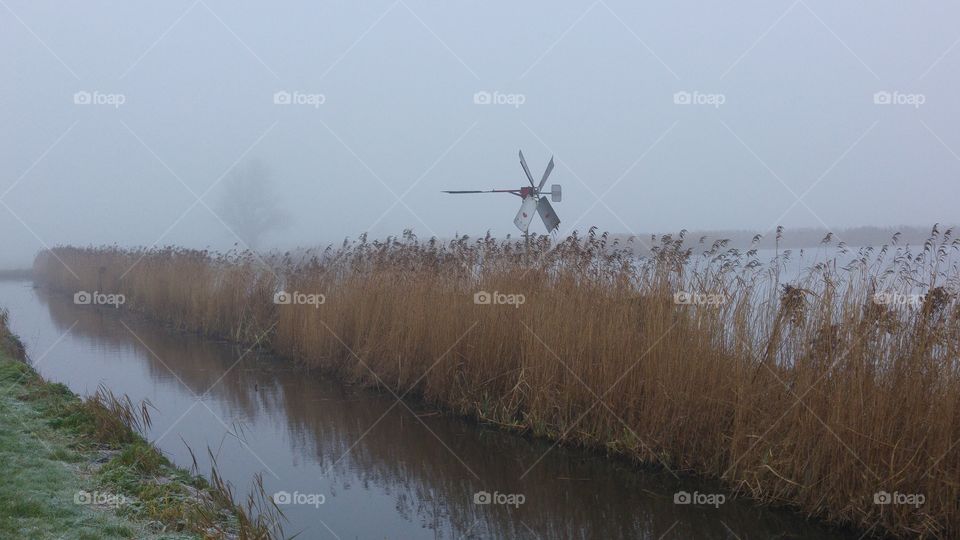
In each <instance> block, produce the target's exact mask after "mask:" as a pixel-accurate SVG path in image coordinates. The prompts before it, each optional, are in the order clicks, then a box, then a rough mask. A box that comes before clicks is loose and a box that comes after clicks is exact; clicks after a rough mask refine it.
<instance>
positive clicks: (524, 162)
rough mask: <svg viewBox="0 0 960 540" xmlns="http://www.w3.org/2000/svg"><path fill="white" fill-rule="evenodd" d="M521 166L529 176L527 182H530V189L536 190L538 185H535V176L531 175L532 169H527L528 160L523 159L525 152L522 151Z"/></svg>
mask: <svg viewBox="0 0 960 540" xmlns="http://www.w3.org/2000/svg"><path fill="white" fill-rule="evenodd" d="M520 166H522V167H523V172H524V173H525V174H526V175H527V180H529V181H530V187H532V188H536V187H537V185H536V184H534V183H533V175H532V174H530V167H527V160H525V159H523V150H521V151H520Z"/></svg>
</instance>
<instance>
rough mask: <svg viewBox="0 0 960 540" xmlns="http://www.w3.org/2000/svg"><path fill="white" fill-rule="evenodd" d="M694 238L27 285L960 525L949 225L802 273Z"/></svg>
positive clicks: (94, 262)
mask: <svg viewBox="0 0 960 540" xmlns="http://www.w3.org/2000/svg"><path fill="white" fill-rule="evenodd" d="M777 235H778V236H779V235H780V231H779V230H778V231H777ZM683 236H684V234H683V233H681V234H680V235H679V236H678V237H671V236H664V237H661V238H651V243H652V249H651V251H650V256H649V257H645V258H642V259H638V258H635V257H633V256H632V255H630V253H629V251H628V250H626V249H624V247H625V246H623V245H622V244H618V243H616V242H608V241H607V235H605V234H604V235H598V234H596V233H595V231H593V230H591V231H590V232H589V234H587V235H586V236H585V237H581V236H577V235H574V236H572V237H570V238H568V239H566V240H564V241H563V242H559V243H556V244H551V242H550V239H549V238H544V237H535V238H534V239H533V241H532V247H531V250H532V252H531V254H530V256H529V264H525V263H524V260H525V257H524V253H523V246H522V244H518V243H510V242H501V241H497V240H495V239H493V238H490V237H487V238H483V239H478V240H469V239H467V238H466V237H463V238H457V239H455V240H452V241H450V242H446V243H441V242H439V241H437V240H429V241H420V240H418V239H417V238H416V237H415V236H413V235H412V233H407V234H405V235H404V236H403V237H400V238H389V239H387V240H386V241H372V242H371V241H368V240H367V239H366V238H361V239H360V240H359V241H357V242H353V243H347V242H345V243H344V244H343V245H342V246H341V247H339V248H336V249H333V248H328V249H327V250H325V251H323V252H318V253H310V252H307V253H306V254H298V255H296V256H294V255H291V254H287V255H282V256H281V255H276V256H270V257H267V259H266V260H264V259H263V258H261V256H260V255H256V254H253V253H235V252H232V253H226V254H216V253H209V252H206V251H192V250H186V249H179V248H162V249H141V250H124V249H118V248H115V247H105V248H73V247H58V248H55V249H53V250H51V251H46V252H42V253H40V254H39V255H38V257H37V259H36V261H35V265H34V274H35V279H37V280H39V281H40V282H41V283H43V284H45V285H47V286H49V287H52V288H55V289H58V290H61V291H63V292H66V293H70V294H73V293H76V292H77V291H87V292H89V291H99V292H102V293H109V294H122V295H124V297H125V304H124V306H123V307H124V308H128V309H133V310H137V311H140V312H143V313H145V314H147V315H149V316H152V317H155V318H157V319H159V320H162V321H164V322H166V323H169V324H172V325H175V326H176V327H179V328H183V329H188V330H192V331H198V332H203V333H205V334H208V335H213V336H220V337H227V338H230V339H234V340H237V341H241V342H246V343H253V342H257V341H259V342H260V343H262V344H263V345H265V346H268V347H269V348H271V349H272V350H274V351H276V352H277V353H279V354H282V355H285V356H289V357H292V358H296V359H298V360H300V361H302V362H304V363H306V364H308V365H310V366H317V367H320V368H323V369H325V370H329V371H331V372H335V373H337V374H339V375H340V376H342V377H345V378H348V379H351V380H356V381H361V382H364V383H368V384H371V385H376V386H379V387H382V388H385V389H389V390H390V391H391V392H394V393H396V394H397V395H398V396H402V395H407V394H410V395H416V396H418V397H420V398H421V399H423V400H426V401H428V402H430V403H434V404H437V405H439V406H442V407H445V408H448V409H450V410H453V411H455V412H457V413H460V414H466V415H471V416H474V417H477V418H479V419H481V420H484V421H489V422H494V423H497V424H500V425H505V426H509V427H512V428H516V429H521V430H525V431H528V432H530V433H533V434H536V435H543V436H547V437H551V438H554V439H556V440H559V441H562V442H566V443H578V444H584V445H589V446H595V447H601V448H606V449H608V450H610V451H612V452H616V453H620V454H625V455H628V456H632V457H634V458H636V459H638V460H640V461H643V462H648V463H655V464H659V465H662V466H664V467H668V468H670V469H673V470H679V471H689V472H695V473H698V474H703V475H708V476H712V477H717V478H720V479H723V480H724V481H726V482H727V483H728V484H729V485H730V486H731V488H732V489H734V490H735V491H737V492H738V493H740V494H743V495H747V496H750V497H754V498H756V499H758V500H761V501H764V502H768V503H772V504H785V505H791V506H795V507H797V508H799V509H801V510H803V511H804V512H806V513H808V514H810V515H814V516H818V517H820V518H823V519H827V520H830V521H833V522H837V523H845V524H851V525H853V526H855V527H859V528H861V529H863V530H869V531H872V532H873V533H877V532H880V531H886V532H889V533H893V534H903V535H921V536H953V537H956V536H958V535H960V484H958V481H957V479H958V478H960V448H958V441H960V370H958V368H960V363H958V361H960V303H958V295H957V293H958V291H960V269H958V265H957V262H956V260H957V256H956V255H954V253H955V252H956V251H958V249H960V241H958V240H957V239H955V238H953V234H952V231H949V230H948V231H945V232H941V231H940V230H938V229H937V228H936V227H935V228H934V229H933V231H932V233H931V236H930V239H929V240H928V241H927V242H926V243H925V244H924V245H923V246H918V247H915V248H914V247H909V246H898V245H897V242H896V240H897V239H896V237H894V239H893V241H892V242H891V244H890V245H885V246H882V247H879V248H859V249H856V250H853V249H850V248H848V247H846V246H844V245H842V244H840V245H838V246H835V247H834V246H832V245H831V244H828V243H827V242H828V241H829V239H825V244H824V245H823V246H822V247H821V248H820V249H818V250H816V251H817V253H818V254H819V256H818V262H816V264H813V265H811V266H810V267H808V268H806V269H804V270H803V271H802V272H800V273H799V275H794V273H792V272H793V270H792V269H793V268H795V266H796V264H797V263H796V257H795V255H796V254H795V253H794V252H790V251H779V250H778V252H777V253H776V254H775V255H774V256H773V257H772V258H770V259H769V260H761V258H760V253H759V252H758V251H757V250H755V249H751V250H747V251H739V250H735V249H729V248H727V247H726V244H725V242H724V241H722V240H721V241H717V242H714V243H712V244H707V243H703V241H702V240H701V245H702V247H703V250H702V254H696V255H694V252H693V251H691V250H690V249H687V248H684V247H683V242H682V239H683ZM951 259H952V260H951ZM788 270H789V271H790V272H791V274H790V275H791V277H790V278H789V279H788V278H787V277H786V276H787V275H788ZM74 274H75V275H76V277H75V276H74ZM534 466H535V465H534ZM921 499H922V502H921V503H920V504H917V502H919V501H920V500H921Z"/></svg>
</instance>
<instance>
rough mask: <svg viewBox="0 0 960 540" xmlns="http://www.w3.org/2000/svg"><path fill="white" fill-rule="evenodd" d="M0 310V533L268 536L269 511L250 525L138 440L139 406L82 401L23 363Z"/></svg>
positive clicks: (103, 396) (104, 398) (219, 489)
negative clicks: (0, 479)
mask: <svg viewBox="0 0 960 540" xmlns="http://www.w3.org/2000/svg"><path fill="white" fill-rule="evenodd" d="M6 323H7V313H6V312H5V311H2V310H0V386H2V393H0V478H2V479H3V480H2V481H0V537H2V538H82V539H99V538H170V539H173V538H271V537H272V536H271V534H272V533H274V532H278V531H279V529H277V528H276V527H274V528H273V529H271V522H270V520H271V519H275V518H278V517H279V516H277V515H276V514H275V513H274V514H270V513H269V512H268V513H266V514H263V517H262V518H260V519H259V520H257V519H254V520H251V519H250V517H249V516H250V515H254V514H255V512H256V511H258V510H259V509H260V508H259V507H257V505H258V504H260V503H262V502H264V501H263V500H262V499H256V498H252V499H250V500H249V501H248V506H247V507H246V508H243V507H240V506H237V505H236V504H235V503H234V502H233V500H232V494H231V493H230V488H229V486H227V485H226V484H225V483H224V482H223V481H222V480H221V479H220V477H219V476H218V475H217V474H216V471H215V470H214V471H213V476H212V478H213V483H212V484H211V483H209V482H207V481H206V480H204V479H203V478H202V477H200V476H197V475H194V474H191V473H188V472H187V471H184V470H182V469H178V468H176V467H174V466H173V465H172V464H171V463H170V462H169V461H168V460H167V459H166V458H164V457H163V455H162V454H161V453H160V452H159V451H158V450H157V449H156V448H154V447H153V446H152V445H151V444H150V443H148V442H147V441H145V440H144V439H143V437H142V436H141V435H140V434H139V432H140V431H142V430H143V429H144V428H145V427H147V426H148V425H149V422H150V415H149V408H148V405H147V404H141V406H140V407H134V405H133V404H132V403H131V402H130V400H129V399H127V398H118V397H116V396H114V395H113V394H112V393H110V391H109V390H106V389H100V390H99V391H98V392H97V393H96V394H95V395H94V396H92V397H90V398H88V399H86V400H81V399H80V398H78V397H77V396H75V395H74V394H73V393H72V392H70V390H69V389H68V388H67V387H66V386H64V385H62V384H55V383H50V382H46V381H44V380H43V379H42V378H41V377H40V376H39V375H38V374H37V373H36V372H35V371H34V370H33V368H31V367H30V365H29V364H28V363H27V362H26V356H25V351H24V349H23V346H22V344H21V343H20V342H19V340H18V339H17V338H16V337H15V336H13V335H12V334H11V333H10V332H9V330H8V329H7V326H6ZM281 534H282V533H281Z"/></svg>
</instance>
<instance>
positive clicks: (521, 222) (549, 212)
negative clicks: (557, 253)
mask: <svg viewBox="0 0 960 540" xmlns="http://www.w3.org/2000/svg"><path fill="white" fill-rule="evenodd" d="M520 166H521V167H523V173H524V174H525V175H527V180H528V181H529V182H530V187H526V186H524V187H521V188H519V189H488V190H468V191H444V193H453V194H455V195H462V194H467V193H511V194H513V195H516V196H518V197H520V198H521V199H523V202H522V203H520V211H519V212H517V217H515V218H513V224H514V225H516V226H517V228H518V229H520V230H521V231H523V235H524V237H525V238H527V235H528V233H529V232H530V222H531V221H533V214H534V212H536V213H537V214H540V219H541V220H542V221H543V225H544V227H546V228H547V232H553V231H555V230H557V229H558V228H559V227H560V218H558V217H557V213H556V212H554V210H553V206H552V205H551V204H550V201H548V200H547V198H546V195H547V194H549V195H550V199H551V200H552V201H553V202H560V199H561V190H560V185H559V184H553V185H552V186H550V191H547V192H544V191H543V186H544V184H546V183H547V178H548V177H549V176H550V172H551V171H553V158H552V157H551V158H550V163H548V164H547V168H546V170H544V171H543V177H541V178H540V183H539V184H535V183H534V182H533V175H531V174H530V167H527V160H526V159H524V158H523V151H522V150H521V151H520Z"/></svg>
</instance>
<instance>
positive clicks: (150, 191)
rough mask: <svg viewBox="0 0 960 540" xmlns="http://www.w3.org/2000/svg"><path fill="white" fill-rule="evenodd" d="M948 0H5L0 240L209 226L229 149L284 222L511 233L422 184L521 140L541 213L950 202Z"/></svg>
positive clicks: (599, 219) (500, 175) (310, 241)
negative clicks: (543, 186)
mask: <svg viewBox="0 0 960 540" xmlns="http://www.w3.org/2000/svg"><path fill="white" fill-rule="evenodd" d="M958 20H960V5H957V4H955V3H947V2H902V1H896V2H895V1H879V2H875V1H871V2H827V1H819V0H817V1H814V0H809V1H804V2H800V1H797V2H789V1H787V2H782V1H775V2H774V1H769V0H767V1H745V2H736V3H717V2H662V3H658V4H649V3H638V2H626V1H615V0H603V1H598V2H593V3H591V2H582V3H581V2H576V3H574V2H565V3H556V2H476V1H474V2H442V3H441V2H421V1H416V0H402V1H390V0H387V1H364V2H349V1H338V2H269V3H268V2H228V1H225V0H196V1H195V0H186V1H173V0H171V1H167V2H158V3H146V2H142V3H141V2H136V3H134V2H120V1H117V2H96V1H94V2H82V3H81V2H69V3H66V2H51V1H42V0H41V1H37V0H30V1H27V0H2V2H0V29H2V31H0V50H2V54H0V73H2V76H0V122H2V126H3V127H2V130H0V137H2V140H0V267H3V266H17V265H25V264H28V262H29V260H30V258H31V257H32V255H33V254H34V253H35V252H36V251H37V250H39V249H42V248H43V247H44V246H47V245H49V246H52V245H56V244H66V243H69V244H84V245H85V244H112V243H118V244H121V245H153V244H155V243H157V244H160V245H163V244H181V245H186V246H190V247H206V246H210V247H214V248H229V247H230V246H231V245H233V244H234V243H235V242H236V241H237V240H236V238H235V237H234V236H233V235H232V234H231V232H230V231H229V230H227V228H226V227H225V226H224V225H223V223H222V222H221V221H220V219H219V218H218V217H217V216H216V215H215V214H214V212H215V211H216V209H217V208H218V206H217V201H218V200H219V199H220V198H221V197H222V195H223V194H222V192H221V190H222V189H223V188H224V181H223V180H222V178H223V176H224V175H225V174H226V173H227V172H228V171H230V169H231V168H232V167H233V166H235V165H237V164H238V163H239V164H240V165H242V164H243V163H244V162H245V161H246V160H249V159H256V160H258V161H259V162H261V163H263V164H264V165H265V166H266V167H268V168H269V169H270V173H271V177H272V178H273V181H274V186H273V188H274V189H275V190H276V192H277V198H278V200H279V201H281V204H282V205H283V207H284V209H285V210H286V212H287V213H288V214H289V216H290V218H291V223H292V224H291V226H289V227H288V228H287V229H286V230H284V231H283V232H280V233H276V234H273V235H271V236H270V237H269V244H270V245H271V246H278V247H288V246H294V245H316V244H322V243H327V242H339V241H340V240H342V239H343V238H344V237H347V236H349V237H356V236H357V235H358V234H360V233H362V232H364V231H370V233H371V234H372V235H374V236H386V235H388V234H398V233H400V232H401V231H402V230H403V229H404V228H413V229H414V230H415V232H416V233H417V234H418V235H420V236H430V235H433V234H436V235H440V236H446V237H449V236H452V235H453V234H454V233H457V232H459V233H467V234H471V235H478V234H483V233H484V232H485V231H486V230H488V229H489V230H491V231H492V232H493V233H494V234H497V235H504V234H507V233H513V234H516V233H517V231H516V230H515V229H514V227H513V224H512V222H511V220H512V218H513V216H514V213H515V212H516V210H517V207H518V206H519V199H517V198H515V197H511V196H509V195H477V196H458V197H454V196H449V195H444V194H442V193H440V190H442V189H489V188H518V187H520V186H522V185H523V184H524V179H523V175H522V171H521V169H520V167H519V164H518V162H517V157H516V154H517V149H518V148H522V149H523V150H524V153H525V154H526V156H527V160H528V161H529V162H530V166H531V169H533V171H532V172H533V174H534V176H535V177H538V178H539V175H540V174H541V172H542V171H543V168H544V166H545V165H546V163H547V160H548V159H549V158H550V156H551V154H553V155H555V156H556V158H557V168H556V170H555V171H554V172H553V175H552V177H551V181H550V183H560V184H562V185H563V188H564V200H563V202H561V203H558V204H556V205H555V208H556V210H557V213H558V214H559V216H560V218H561V219H562V220H563V223H562V224H561V226H560V233H561V234H567V233H569V232H570V231H571V230H572V229H573V228H574V227H575V228H577V229H580V230H584V229H586V228H588V227H590V226H592V225H596V226H599V227H600V228H601V229H604V230H611V231H614V232H622V233H639V232H648V231H668V230H679V229H681V228H688V229H696V228H708V229H755V230H766V229H769V228H771V227H773V226H775V225H777V224H783V225H786V226H787V227H791V226H792V227H801V226H826V227H844V226H855V225H898V224H916V225H928V224H932V223H934V222H938V221H939V222H947V223H955V222H957V221H960V220H958V219H957V215H958V212H957V201H958V197H957V191H958V190H957V186H958V177H960V175H958V173H960V157H958V156H960V129H958V126H960V123H958V122H957V119H958V112H960V106H958V98H957V96H958V92H957V90H958V73H960V50H958V49H960V28H958V26H957V23H956V22H957V21H958ZM278 91H286V92H290V93H291V94H293V93H298V94H315V95H322V96H323V98H322V101H323V103H322V104H317V105H316V106H314V105H311V104H289V105H285V104H275V103H274V93H275V92H278ZM77 92H89V93H90V94H91V95H92V96H97V95H100V96H101V98H102V96H104V95H108V94H114V95H121V96H122V99H123V103H122V105H120V106H119V107H115V106H113V105H111V104H76V103H75V102H74V95H75V93H77ZM478 92H489V93H490V94H492V95H496V96H501V99H503V100H505V101H511V102H514V104H510V103H504V104H476V103H475V102H474V97H475V94H476V93H478ZM677 92H688V93H689V94H690V95H691V96H692V99H702V100H706V101H708V102H709V103H704V104H677V103H675V93H677ZM876 92H889V93H890V96H891V100H892V101H898V100H899V101H900V103H892V104H876V103H875V102H874V101H875V96H874V94H875V93H876ZM502 96H507V97H502ZM103 99H111V98H103ZM305 99H308V100H309V98H305ZM880 99H881V101H882V100H883V97H881V98H880ZM718 100H719V101H722V104H719V106H714V105H713V104H711V103H714V104H715V103H716V102H717V101H718ZM314 101H315V102H316V98H315V99H314ZM517 101H522V104H519V105H516V102H517ZM681 101H682V98H681ZM918 101H922V103H919V104H918V103H917V102H918ZM201 195H202V196H203V198H202V201H201V202H197V197H198V196H201ZM798 197H802V200H801V201H800V202H797V199H798ZM398 198H399V199H400V200H399V202H398ZM533 230H536V231H537V232H542V225H541V224H540V223H539V222H537V223H535V225H534V227H533Z"/></svg>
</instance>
